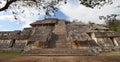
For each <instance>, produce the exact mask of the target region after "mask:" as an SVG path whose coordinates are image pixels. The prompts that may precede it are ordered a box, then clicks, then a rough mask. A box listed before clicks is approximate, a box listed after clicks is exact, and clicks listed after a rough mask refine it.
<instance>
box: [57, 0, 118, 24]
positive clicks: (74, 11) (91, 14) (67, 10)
mask: <svg viewBox="0 0 120 62" xmlns="http://www.w3.org/2000/svg"><path fill="white" fill-rule="evenodd" d="M118 2H120V0H115V1H114V3H113V4H112V5H105V6H103V7H102V8H101V9H98V8H94V9H91V8H88V7H85V6H83V5H74V4H73V3H68V4H66V5H61V6H60V7H59V8H60V10H61V11H62V12H63V13H64V14H65V15H67V16H68V17H69V18H70V20H73V19H78V20H81V21H83V22H88V21H92V22H95V23H104V21H101V20H99V16H106V15H110V14H120V11H119V10H120V8H116V7H117V6H118V5H120V3H118Z"/></svg>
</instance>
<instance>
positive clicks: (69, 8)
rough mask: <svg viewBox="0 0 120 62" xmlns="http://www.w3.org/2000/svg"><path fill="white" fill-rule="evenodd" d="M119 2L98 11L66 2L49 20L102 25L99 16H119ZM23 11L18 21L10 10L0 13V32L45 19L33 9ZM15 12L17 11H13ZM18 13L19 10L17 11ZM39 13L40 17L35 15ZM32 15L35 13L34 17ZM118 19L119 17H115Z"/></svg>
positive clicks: (21, 27)
mask: <svg viewBox="0 0 120 62" xmlns="http://www.w3.org/2000/svg"><path fill="white" fill-rule="evenodd" d="M119 2H120V0H114V3H113V4H112V5H109V4H106V5H104V6H103V7H101V8H100V9H99V8H97V7H95V8H94V9H92V8H88V7H85V6H83V5H80V4H79V3H78V2H77V0H76V2H75V1H68V3H67V4H62V5H60V6H58V9H59V10H58V11H57V12H55V15H56V16H51V17H49V18H59V19H65V20H69V21H73V20H76V19H77V20H78V21H82V22H84V23H88V22H89V21H91V22H94V23H98V24H103V23H104V20H99V16H106V15H110V14H120V8H118V6H119V7H120V3H119ZM22 9H25V10H26V11H25V13H24V14H19V15H17V17H18V20H15V19H14V15H12V14H11V11H10V10H7V11H6V12H5V11H2V12H0V31H13V30H22V29H23V28H25V27H30V26H29V24H30V23H32V22H35V21H36V20H42V19H44V17H45V13H44V12H43V11H42V10H41V11H37V10H35V9H34V8H31V9H27V8H24V7H23V8H22ZM15 10H17V9H15ZM18 11H19V10H18ZM39 12H40V15H37V14H38V13H39ZM32 13H35V14H34V15H33V14H32ZM117 18H118V19H120V17H117Z"/></svg>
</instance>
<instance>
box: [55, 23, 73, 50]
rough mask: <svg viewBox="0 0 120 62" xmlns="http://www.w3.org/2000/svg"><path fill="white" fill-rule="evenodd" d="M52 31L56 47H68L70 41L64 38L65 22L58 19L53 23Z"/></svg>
mask: <svg viewBox="0 0 120 62" xmlns="http://www.w3.org/2000/svg"><path fill="white" fill-rule="evenodd" d="M53 33H54V34H55V35H57V37H58V38H57V40H56V48H70V47H71V46H70V42H69V41H67V39H66V24H65V22H64V21H59V22H58V24H57V25H55V29H54V30H53Z"/></svg>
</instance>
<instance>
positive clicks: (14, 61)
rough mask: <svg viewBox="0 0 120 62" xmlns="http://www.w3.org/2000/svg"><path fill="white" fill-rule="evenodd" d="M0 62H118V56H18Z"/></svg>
mask: <svg viewBox="0 0 120 62" xmlns="http://www.w3.org/2000/svg"><path fill="white" fill-rule="evenodd" d="M0 62H120V57H118V56H114V57H110V56H59V57H58V56H57V57H55V56H54V57H53V56H49V57H47V56H18V57H0Z"/></svg>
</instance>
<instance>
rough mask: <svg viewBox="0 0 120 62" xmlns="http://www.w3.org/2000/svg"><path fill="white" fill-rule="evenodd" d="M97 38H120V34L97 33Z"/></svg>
mask: <svg viewBox="0 0 120 62" xmlns="http://www.w3.org/2000/svg"><path fill="white" fill-rule="evenodd" d="M95 36H96V37H120V32H95Z"/></svg>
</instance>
